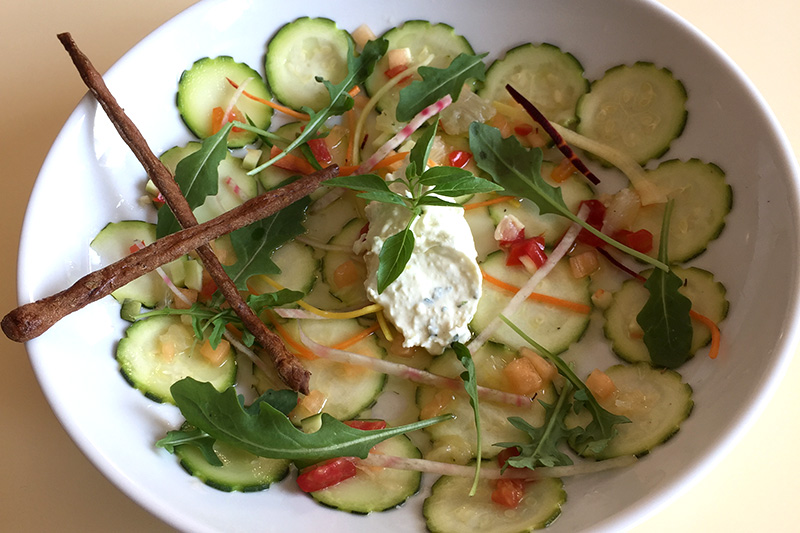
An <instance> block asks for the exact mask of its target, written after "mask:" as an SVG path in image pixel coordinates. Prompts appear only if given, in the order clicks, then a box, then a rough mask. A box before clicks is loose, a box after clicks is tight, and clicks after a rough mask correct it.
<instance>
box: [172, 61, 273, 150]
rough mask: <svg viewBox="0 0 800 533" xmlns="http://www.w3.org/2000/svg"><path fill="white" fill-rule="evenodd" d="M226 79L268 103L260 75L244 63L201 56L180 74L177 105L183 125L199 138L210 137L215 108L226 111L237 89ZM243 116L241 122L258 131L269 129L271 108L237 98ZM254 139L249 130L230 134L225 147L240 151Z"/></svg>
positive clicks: (268, 96)
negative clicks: (248, 123)
mask: <svg viewBox="0 0 800 533" xmlns="http://www.w3.org/2000/svg"><path fill="white" fill-rule="evenodd" d="M228 79H230V80H231V81H233V82H234V83H236V84H237V85H238V86H241V85H242V84H246V85H245V90H246V91H247V92H248V93H249V94H252V95H253V96H255V97H257V98H262V99H264V100H269V99H271V98H272V95H271V94H270V92H269V89H267V85H266V84H265V83H264V80H263V78H262V77H261V75H260V74H259V73H258V72H256V71H255V70H253V69H252V68H250V67H249V66H247V65H246V64H244V63H237V62H236V61H235V60H234V59H233V58H232V57H229V56H220V57H215V58H209V57H204V58H203V59H198V60H197V61H195V62H194V64H193V65H192V67H191V68H190V69H188V70H185V71H184V72H183V74H181V77H180V80H179V81H178V95H177V97H176V104H177V106H178V112H179V113H180V115H181V118H182V119H183V122H184V123H185V124H186V126H187V127H188V128H189V129H190V130H191V131H192V133H194V134H195V135H197V137H199V138H200V139H205V138H206V137H209V136H211V134H212V133H214V132H212V131H211V126H212V124H211V122H212V119H211V116H212V110H213V109H214V108H215V107H221V108H222V109H223V110H225V109H227V108H228V106H229V105H230V103H231V99H232V98H233V97H234V96H235V95H236V89H235V88H234V86H233V85H231V84H230V82H228ZM235 106H236V108H237V109H238V110H239V111H240V112H241V114H242V117H241V119H242V121H243V122H246V121H247V120H248V119H249V120H250V121H252V122H253V124H254V125H255V126H256V127H258V128H261V129H264V130H266V129H267V128H269V123H270V120H271V119H272V108H271V107H269V106H266V105H264V104H262V103H260V102H256V101H255V100H253V99H252V98H248V97H246V96H240V97H239V98H238V99H237V100H236V102H235ZM255 140H256V134H255V133H251V132H249V131H231V133H230V135H229V136H228V146H229V147H231V148H239V147H242V146H245V145H247V144H250V143H252V142H253V141H255Z"/></svg>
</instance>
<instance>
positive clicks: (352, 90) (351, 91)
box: [347, 85, 361, 98]
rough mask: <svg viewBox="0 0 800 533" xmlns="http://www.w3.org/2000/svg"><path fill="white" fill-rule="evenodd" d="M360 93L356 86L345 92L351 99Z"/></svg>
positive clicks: (359, 88)
mask: <svg viewBox="0 0 800 533" xmlns="http://www.w3.org/2000/svg"><path fill="white" fill-rule="evenodd" d="M360 92H361V87H359V86H358V85H356V86H354V87H353V88H352V89H350V90H349V91H347V94H349V95H350V96H351V97H353V98H355V97H356V96H358V93H360Z"/></svg>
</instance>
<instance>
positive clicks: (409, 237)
mask: <svg viewBox="0 0 800 533" xmlns="http://www.w3.org/2000/svg"><path fill="white" fill-rule="evenodd" d="M413 220H414V217H412V218H411V220H410V221H409V222H408V226H407V227H406V229H404V230H403V231H401V232H399V233H395V234H394V235H392V236H391V237H389V238H388V239H386V240H385V241H384V242H383V246H382V247H381V253H380V254H379V255H378V271H377V273H376V276H377V279H378V294H381V293H382V292H383V291H384V290H386V287H388V286H389V284H390V283H392V282H393V281H394V280H396V279H397V278H398V277H399V276H400V274H402V273H403V270H404V269H405V268H406V265H407V264H408V260H409V259H411V253H412V252H413V251H414V232H413V231H411V229H410V226H411V222H412V221H413Z"/></svg>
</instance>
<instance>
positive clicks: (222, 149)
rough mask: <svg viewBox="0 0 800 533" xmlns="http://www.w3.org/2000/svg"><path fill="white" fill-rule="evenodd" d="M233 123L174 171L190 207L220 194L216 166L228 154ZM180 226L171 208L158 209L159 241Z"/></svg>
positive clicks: (157, 236) (204, 141) (184, 159)
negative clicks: (218, 192) (229, 134)
mask: <svg viewBox="0 0 800 533" xmlns="http://www.w3.org/2000/svg"><path fill="white" fill-rule="evenodd" d="M232 127H233V124H230V123H228V124H226V125H225V127H223V128H222V129H221V130H219V132H217V133H216V134H214V135H212V136H211V137H208V138H206V139H203V143H202V144H201V145H200V149H199V150H197V151H196V152H193V153H191V154H189V155H188V156H186V157H184V158H183V159H182V160H181V161H180V162H178V166H177V167H176V168H175V181H176V182H177V184H178V187H180V189H181V192H182V193H183V196H184V197H185V198H186V201H187V202H188V203H189V207H190V208H192V209H195V208H196V207H200V206H201V205H203V202H205V201H206V198H207V197H209V196H213V195H215V194H217V191H218V189H219V172H218V171H217V167H219V164H220V163H221V162H222V160H223V159H225V157H226V156H227V155H228V133H230V131H231V128H232ZM180 229H181V225H180V224H179V223H178V220H177V219H176V218H175V215H174V213H173V212H172V210H171V209H170V208H169V207H168V206H162V207H161V209H159V210H158V222H157V224H156V238H158V239H160V238H161V237H164V236H166V235H170V234H172V233H175V232H176V231H179V230H180Z"/></svg>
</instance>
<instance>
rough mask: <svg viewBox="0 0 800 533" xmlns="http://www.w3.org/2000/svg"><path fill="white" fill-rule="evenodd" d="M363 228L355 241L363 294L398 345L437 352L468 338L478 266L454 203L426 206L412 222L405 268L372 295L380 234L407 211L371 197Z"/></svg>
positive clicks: (390, 231) (395, 228)
mask: <svg viewBox="0 0 800 533" xmlns="http://www.w3.org/2000/svg"><path fill="white" fill-rule="evenodd" d="M366 215H367V219H368V220H369V231H368V232H367V233H366V234H365V235H364V236H362V238H361V239H360V240H358V241H356V243H355V245H354V247H353V249H354V251H355V253H357V254H360V253H364V260H365V262H366V265H367V279H366V281H365V283H364V285H365V287H366V290H367V296H368V297H369V299H370V300H372V301H373V302H375V303H377V304H380V305H381V306H383V312H384V315H385V316H386V318H387V319H388V320H390V321H391V322H392V323H393V324H394V325H395V326H396V327H397V329H398V330H399V331H400V332H401V333H402V334H403V336H404V337H405V340H404V342H403V346H405V347H412V346H420V347H422V348H425V349H426V350H428V351H429V352H431V353H432V354H440V353H442V352H443V351H444V349H445V348H446V347H447V346H449V345H450V344H451V343H453V342H455V341H459V342H466V341H467V340H468V339H469V338H470V331H469V327H468V326H469V322H470V321H471V320H472V317H473V316H474V315H475V311H476V309H477V307H478V300H479V299H480V297H481V279H482V276H481V271H480V267H479V266H478V263H477V260H476V258H477V253H476V251H475V241H474V240H473V238H472V232H471V231H470V228H469V225H468V224H467V221H466V219H465V218H464V211H463V209H460V208H457V207H442V206H426V207H425V208H424V211H423V213H422V215H421V216H419V217H418V218H417V219H416V220H415V221H414V222H413V224H412V226H411V230H412V231H413V232H414V238H415V243H414V251H413V253H412V255H411V259H410V260H409V261H408V264H407V265H406V268H405V270H403V273H402V274H400V277H398V278H397V279H396V280H395V281H394V282H392V283H391V284H390V285H389V286H388V287H387V288H386V289H385V290H384V291H383V293H381V294H378V289H377V277H376V273H377V270H378V256H379V254H380V251H381V247H382V246H383V243H384V241H385V240H386V239H388V238H389V237H391V236H392V235H394V234H396V233H398V232H399V231H402V230H403V229H404V228H405V227H406V224H407V223H408V220H409V218H410V217H411V213H410V212H409V210H408V209H405V208H403V207H401V206H397V205H393V204H388V203H382V202H371V203H370V204H369V205H367V207H366Z"/></svg>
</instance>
